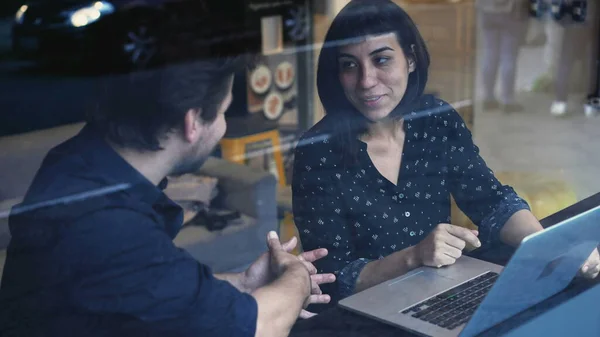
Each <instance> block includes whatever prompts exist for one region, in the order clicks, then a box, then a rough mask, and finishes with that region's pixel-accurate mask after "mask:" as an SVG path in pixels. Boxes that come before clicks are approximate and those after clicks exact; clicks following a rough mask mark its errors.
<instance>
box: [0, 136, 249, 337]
mask: <svg viewBox="0 0 600 337" xmlns="http://www.w3.org/2000/svg"><path fill="white" fill-rule="evenodd" d="M181 223H182V213H181V209H180V208H179V207H178V206H177V205H176V204H175V203H173V202H172V201H171V200H169V199H168V198H167V197H166V196H165V195H164V194H163V193H162V191H161V190H160V189H159V188H158V187H156V186H154V185H153V184H151V183H150V182H149V181H148V180H147V179H145V178H144V177H143V176H142V175H141V174H140V173H139V172H138V171H136V170H135V169H133V168H132V167H131V166H130V165H129V164H128V163H127V162H126V161H125V160H123V159H122V158H121V157H120V156H119V155H118V154H117V153H116V152H115V151H114V150H113V149H112V148H111V147H110V146H108V144H107V143H105V142H104V141H103V139H102V137H100V136H99V135H98V134H96V133H95V132H94V131H93V130H92V129H91V128H90V127H86V128H84V130H83V131H82V133H81V134H79V135H77V136H76V137H75V138H73V139H71V140H69V141H67V142H65V143H63V144H61V145H59V146H58V147H56V148H54V149H53V150H52V151H50V153H49V154H48V156H47V157H46V158H45V160H44V162H43V164H42V166H41V168H40V170H39V171H38V174H37V175H36V177H35V179H34V181H33V183H32V185H31V187H30V189H29V191H28V193H27V195H26V197H25V200H24V202H23V203H22V204H21V205H19V206H17V207H15V208H14V209H13V211H12V214H11V218H10V230H11V234H12V240H11V243H10V245H9V248H8V252H7V262H6V265H5V268H4V275H3V279H2V288H1V289H0V308H1V309H0V319H1V321H0V327H1V328H0V330H1V331H2V333H0V334H2V335H19V336H25V335H27V336H42V335H43V336H68V335H73V336H82V335H86V336H87V335H93V336H103V335H107V336H108V335H110V336H115V335H133V336H147V335H154V334H157V335H158V334H160V335H164V334H167V335H188V334H189V335H198V333H202V332H207V331H214V332H215V335H244V336H252V335H254V330H255V324H256V315H257V314H256V310H257V308H256V303H255V301H254V299H253V298H252V297H251V296H250V295H248V294H242V293H240V292H239V291H237V290H236V289H235V288H234V287H233V286H232V285H231V284H229V283H227V282H224V281H220V280H217V279H215V278H214V277H213V276H212V275H211V273H210V270H209V269H208V268H207V267H205V266H202V265H200V264H198V263H197V262H196V261H195V260H194V259H193V258H192V257H191V256H189V254H187V253H186V252H185V251H182V250H180V249H178V248H176V247H175V246H174V245H173V243H172V239H173V238H174V237H175V236H176V235H177V232H178V231H179V228H180V226H181ZM217 294H218V298H217ZM227 320H231V322H230V324H229V323H227V322H226V321H227ZM218 321H221V322H220V323H217V322H218ZM217 324H218V325H217ZM216 328H218V329H219V331H218V333H217V332H216V331H215V330H214V329H216Z"/></svg>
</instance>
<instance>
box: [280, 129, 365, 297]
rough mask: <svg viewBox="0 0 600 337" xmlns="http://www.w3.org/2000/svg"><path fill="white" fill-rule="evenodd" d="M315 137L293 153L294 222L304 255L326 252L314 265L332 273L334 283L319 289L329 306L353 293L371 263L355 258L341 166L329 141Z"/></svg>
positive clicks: (305, 140) (302, 142)
mask: <svg viewBox="0 0 600 337" xmlns="http://www.w3.org/2000/svg"><path fill="white" fill-rule="evenodd" d="M321 138H322V137H319V136H315V137H311V138H307V139H302V140H301V141H300V142H299V144H298V146H297V148H296V151H295V157H294V173H293V179H292V198H293V199H292V200H293V213H294V222H295V224H296V227H297V228H298V232H299V236H300V240H301V242H302V247H303V249H304V250H305V251H308V250H313V249H317V248H327V250H328V251H329V254H328V255H327V256H326V257H324V258H322V259H320V260H318V261H316V262H315V267H316V268H317V269H318V271H319V272H320V273H334V274H336V276H337V280H336V282H335V283H334V284H331V285H329V284H328V285H322V286H321V288H322V290H323V292H324V293H326V294H329V295H330V296H331V298H332V303H335V302H337V301H338V300H340V299H341V298H344V297H347V296H349V295H351V294H352V293H353V292H354V287H355V284H356V280H357V279H358V276H359V275H360V272H361V271H362V269H363V268H364V266H365V265H366V264H367V263H368V262H369V261H370V260H367V259H361V258H359V257H358V256H357V254H356V251H355V248H354V245H353V244H352V232H351V229H350V228H349V226H348V221H347V217H346V206H345V205H344V203H343V201H342V199H341V198H340V193H339V190H338V182H337V181H336V180H338V178H337V177H338V176H339V174H340V172H341V169H340V167H339V166H340V165H339V163H338V161H337V160H336V157H334V150H333V149H332V148H331V146H328V141H327V140H325V139H321Z"/></svg>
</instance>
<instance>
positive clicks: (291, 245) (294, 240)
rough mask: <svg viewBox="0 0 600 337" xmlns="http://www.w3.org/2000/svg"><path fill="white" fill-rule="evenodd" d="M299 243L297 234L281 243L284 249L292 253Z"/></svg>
mask: <svg viewBox="0 0 600 337" xmlns="http://www.w3.org/2000/svg"><path fill="white" fill-rule="evenodd" d="M297 244H298V239H297V238H296V237H295V236H293V237H292V238H291V239H289V240H288V241H287V242H284V243H283V244H282V245H281V247H283V250H285V251H286V252H288V253H291V252H292V250H294V248H296V245H297Z"/></svg>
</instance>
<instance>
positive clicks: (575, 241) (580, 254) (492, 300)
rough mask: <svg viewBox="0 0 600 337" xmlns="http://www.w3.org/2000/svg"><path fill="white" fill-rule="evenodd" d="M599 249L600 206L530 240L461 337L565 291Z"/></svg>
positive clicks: (529, 237) (525, 243)
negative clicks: (595, 250)
mask: <svg viewBox="0 0 600 337" xmlns="http://www.w3.org/2000/svg"><path fill="white" fill-rule="evenodd" d="M599 244H600V206H596V207H595V208H592V209H590V210H588V211H585V212H583V213H581V214H578V215H576V216H574V217H572V218H569V219H567V220H564V221H562V222H560V223H558V224H556V225H554V226H552V227H548V228H547V229H545V230H544V231H541V232H538V233H535V234H532V235H530V236H528V237H527V238H525V239H524V240H523V242H522V243H521V245H520V246H519V248H518V249H517V250H516V252H515V253H514V255H513V257H512V258H511V260H510V261H509V262H508V264H507V265H506V267H505V268H504V270H503V272H502V273H501V274H500V277H499V278H498V280H497V281H496V283H495V284H494V286H493V287H492V289H491V290H490V291H489V293H488V294H487V296H486V298H485V299H484V300H483V302H482V303H481V304H480V305H479V308H478V309H477V311H475V313H474V314H473V316H472V317H471V320H470V321H469V322H468V323H467V325H466V326H465V327H464V329H463V330H462V332H461V334H460V336H465V337H468V336H475V335H476V334H478V333H481V332H483V331H485V330H486V329H489V328H491V327H493V326H494V325H496V324H498V323H500V322H502V321H504V320H506V319H508V318H510V317H512V316H514V315H516V314H517V313H520V312H522V311H523V310H525V309H527V308H529V307H531V306H533V305H535V304H537V303H539V302H541V301H543V300H545V299H547V298H549V297H551V296H552V295H554V294H556V293H558V292H560V291H561V290H563V289H564V288H565V287H566V286H567V285H569V283H570V282H571V281H572V280H573V278H574V277H575V276H576V274H577V272H578V270H579V268H580V267H581V265H583V263H584V262H585V261H586V260H587V258H588V257H589V255H590V254H591V253H592V252H593V250H594V249H595V248H596V247H598V245H599Z"/></svg>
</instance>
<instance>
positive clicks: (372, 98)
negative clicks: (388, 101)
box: [362, 95, 383, 107]
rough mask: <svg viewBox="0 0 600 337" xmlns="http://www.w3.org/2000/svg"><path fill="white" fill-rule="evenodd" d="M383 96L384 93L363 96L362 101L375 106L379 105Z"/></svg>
mask: <svg viewBox="0 0 600 337" xmlns="http://www.w3.org/2000/svg"><path fill="white" fill-rule="evenodd" d="M382 98H383V95H381V96H369V97H365V98H363V99H362V102H363V104H364V105H366V106H370V107H374V106H377V104H379V102H380V101H381V99H382Z"/></svg>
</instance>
